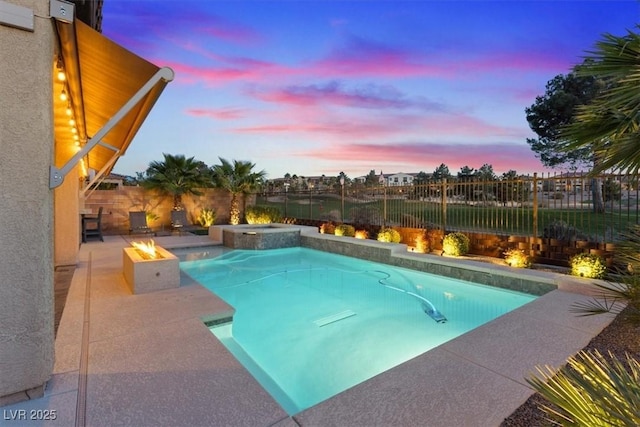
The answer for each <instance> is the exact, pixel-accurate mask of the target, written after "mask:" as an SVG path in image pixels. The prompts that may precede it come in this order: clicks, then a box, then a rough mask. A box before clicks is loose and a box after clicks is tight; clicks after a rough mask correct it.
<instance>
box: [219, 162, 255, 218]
mask: <svg viewBox="0 0 640 427" xmlns="http://www.w3.org/2000/svg"><path fill="white" fill-rule="evenodd" d="M219 159H220V164H219V165H215V166H212V168H211V172H212V174H213V182H214V184H215V185H216V186H217V187H219V188H223V189H225V190H227V191H228V192H230V193H231V207H230V208H229V223H230V224H232V225H237V224H240V207H239V206H238V195H239V194H247V193H249V192H250V191H252V190H254V189H256V188H257V187H258V185H259V184H260V182H262V180H263V179H264V177H265V175H266V172H265V171H260V172H253V168H254V167H255V163H251V162H248V161H242V160H233V162H229V161H228V160H225V159H223V158H221V157H219Z"/></svg>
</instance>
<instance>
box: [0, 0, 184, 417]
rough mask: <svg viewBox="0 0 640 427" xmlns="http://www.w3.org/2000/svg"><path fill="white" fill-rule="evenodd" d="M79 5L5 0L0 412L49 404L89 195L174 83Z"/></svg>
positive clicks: (1, 18)
mask: <svg viewBox="0 0 640 427" xmlns="http://www.w3.org/2000/svg"><path fill="white" fill-rule="evenodd" d="M76 3H77V4H74V3H70V2H65V1H58V0H47V1H45V0H0V57H1V58H2V60H1V61H0V100H1V101H0V102H2V108H0V146H1V147H2V157H1V158H0V165H1V166H2V167H0V191H1V192H2V195H3V203H2V204H0V235H2V240H1V241H0V242H1V243H0V272H1V273H2V279H0V280H1V283H0V342H1V343H2V345H0V406H3V405H7V404H11V403H14V402H17V401H20V400H25V399H30V398H35V397H39V396H42V394H43V392H44V386H45V384H46V382H47V381H48V380H49V378H50V376H51V373H52V371H53V363H54V325H53V323H54V321H53V316H54V293H53V278H54V268H55V267H56V266H59V265H71V264H75V263H76V262H77V257H78V250H79V247H80V212H81V209H82V208H83V203H84V194H85V192H86V191H87V190H88V188H90V187H91V185H92V184H94V183H95V182H96V181H97V180H100V179H102V178H103V177H105V176H107V175H108V174H109V172H110V171H111V169H112V168H113V166H114V165H115V163H116V162H117V160H118V158H119V157H120V156H122V155H123V154H124V153H125V152H126V150H127V147H128V146H129V144H130V143H131V142H132V140H133V138H134V136H135V134H136V132H137V130H138V129H139V128H140V126H141V125H142V123H143V122H144V120H145V118H146V117H147V114H148V113H149V111H150V110H151V108H152V107H153V105H154V104H155V102H156V100H157V99H158V97H159V96H160V94H161V93H162V91H163V89H164V87H165V86H166V84H167V83H168V82H169V81H171V80H172V79H173V71H172V70H170V69H168V68H159V67H157V66H155V65H153V64H151V63H149V62H147V61H146V60H144V59H142V58H140V57H138V56H136V55H135V54H133V53H131V52H129V51H128V50H126V49H124V48H123V47H122V46H119V45H117V44H116V43H114V42H112V41H111V40H109V39H107V38H106V37H104V36H102V35H101V34H100V33H99V32H98V31H96V28H97V29H99V28H100V25H101V22H102V7H101V6H102V1H100V0H99V1H85V0H78V1H77V2H76ZM80 17H82V19H83V20H85V21H86V22H88V23H89V25H87V24H85V23H83V22H81V21H80V19H78V18H80ZM88 177H91V178H92V179H90V180H87V178H88Z"/></svg>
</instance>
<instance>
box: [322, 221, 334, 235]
mask: <svg viewBox="0 0 640 427" xmlns="http://www.w3.org/2000/svg"><path fill="white" fill-rule="evenodd" d="M335 232H336V226H335V225H334V224H333V223H332V222H325V223H323V224H322V225H320V234H335Z"/></svg>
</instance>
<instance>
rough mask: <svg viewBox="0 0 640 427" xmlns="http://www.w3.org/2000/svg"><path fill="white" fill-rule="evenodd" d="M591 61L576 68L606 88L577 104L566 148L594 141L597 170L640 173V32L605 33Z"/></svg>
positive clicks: (567, 129) (567, 135)
mask: <svg viewBox="0 0 640 427" xmlns="http://www.w3.org/2000/svg"><path fill="white" fill-rule="evenodd" d="M590 53H591V54H592V57H591V59H592V61H585V64H584V65H583V66H581V67H580V68H579V69H578V70H577V72H578V73H580V74H583V75H593V76H596V77H598V78H600V79H603V81H604V82H605V88H604V89H603V90H602V92H601V93H600V94H599V95H598V96H596V98H595V99H594V100H593V101H592V102H591V103H590V104H588V105H585V106H583V107H581V108H579V109H578V111H577V113H576V116H575V120H574V121H573V124H571V125H569V126H568V127H567V128H566V129H565V131H564V135H565V136H566V140H567V141H568V142H567V143H566V144H565V146H564V149H566V150H567V151H570V150H576V149H580V148H583V147H588V146H590V145H591V146H593V150H594V155H595V159H596V161H595V162H594V163H595V166H594V170H593V173H598V172H602V171H605V170H608V169H619V170H628V171H630V172H631V173H633V174H638V172H640V149H638V147H639V144H640V90H639V89H638V88H640V73H638V72H637V70H638V67H640V34H636V33H633V32H631V31H628V32H627V34H626V35H625V36H621V37H617V36H613V35H610V34H605V35H604V36H603V40H601V41H599V42H598V43H596V48H595V50H594V51H593V52H590Z"/></svg>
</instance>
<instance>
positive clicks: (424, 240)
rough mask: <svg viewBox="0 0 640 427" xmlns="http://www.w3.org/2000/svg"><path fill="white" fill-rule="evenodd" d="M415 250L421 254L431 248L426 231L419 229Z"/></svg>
mask: <svg viewBox="0 0 640 427" xmlns="http://www.w3.org/2000/svg"><path fill="white" fill-rule="evenodd" d="M415 247H416V252H419V253H421V254H424V253H427V252H429V251H430V250H431V244H430V242H429V238H428V237H427V231H426V230H424V231H421V232H420V234H418V235H417V236H416V241H415Z"/></svg>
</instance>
